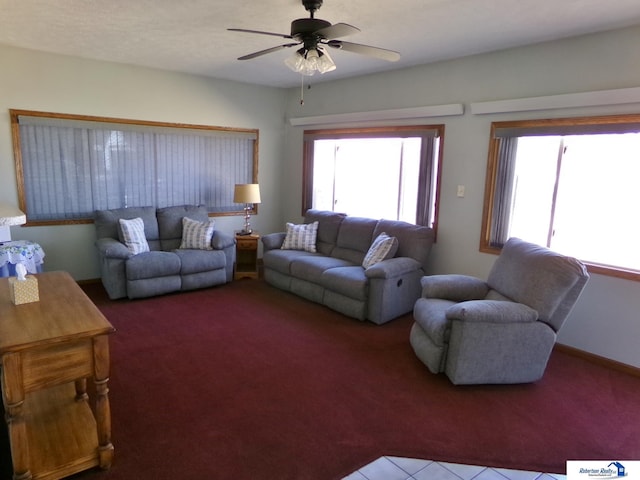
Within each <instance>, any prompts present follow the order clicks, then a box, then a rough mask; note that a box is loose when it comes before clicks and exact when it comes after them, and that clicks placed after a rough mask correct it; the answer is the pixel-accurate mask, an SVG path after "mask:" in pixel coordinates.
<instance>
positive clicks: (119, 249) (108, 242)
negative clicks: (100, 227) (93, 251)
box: [96, 238, 133, 260]
mask: <svg viewBox="0 0 640 480" xmlns="http://www.w3.org/2000/svg"><path fill="white" fill-rule="evenodd" d="M96 247H98V252H100V255H102V256H103V257H107V258H120V259H122V260H126V259H127V258H129V257H131V256H132V255H133V254H132V253H131V252H130V251H129V249H128V248H127V246H126V245H125V244H124V243H121V242H119V241H118V240H116V239H115V238H99V239H98V240H96Z"/></svg>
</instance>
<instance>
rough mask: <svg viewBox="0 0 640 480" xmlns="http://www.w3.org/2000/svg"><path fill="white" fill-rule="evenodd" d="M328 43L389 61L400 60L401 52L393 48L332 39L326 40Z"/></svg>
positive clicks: (341, 48) (338, 47) (331, 45)
mask: <svg viewBox="0 0 640 480" xmlns="http://www.w3.org/2000/svg"><path fill="white" fill-rule="evenodd" d="M326 45H328V46H330V47H333V48H337V49H340V50H345V51H347V52H353V53H359V54H360V55H367V56H368V57H375V58H379V59H381V60H386V61H387V62H397V61H398V60H400V54H399V53H398V52H394V51H393V50H387V49H385V48H378V47H370V46H369V45H361V44H359V43H351V42H343V41H341V40H331V41H329V42H326Z"/></svg>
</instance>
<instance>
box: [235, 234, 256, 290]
mask: <svg viewBox="0 0 640 480" xmlns="http://www.w3.org/2000/svg"><path fill="white" fill-rule="evenodd" d="M259 239H260V235H258V234H257V233H255V232H254V233H251V234H249V235H240V234H238V233H236V265H235V267H236V268H235V272H234V275H233V278H234V280H237V279H239V278H258V240H259Z"/></svg>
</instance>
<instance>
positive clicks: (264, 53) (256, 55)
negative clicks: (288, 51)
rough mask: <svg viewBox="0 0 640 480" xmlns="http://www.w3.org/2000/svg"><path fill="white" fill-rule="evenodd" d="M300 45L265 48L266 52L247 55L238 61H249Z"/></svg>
mask: <svg viewBox="0 0 640 480" xmlns="http://www.w3.org/2000/svg"><path fill="white" fill-rule="evenodd" d="M297 45H300V44H299V43H285V44H284V45H278V46H277V47H271V48H267V49H266V50H260V51H259V52H254V53H250V54H249V55H245V56H243V57H240V58H238V60H251V59H252V58H256V57H261V56H262V55H266V54H268V53H272V52H277V51H278V50H282V49H283V48H289V47H295V46H297Z"/></svg>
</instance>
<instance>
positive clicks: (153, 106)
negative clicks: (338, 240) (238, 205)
mask: <svg viewBox="0 0 640 480" xmlns="http://www.w3.org/2000/svg"><path fill="white" fill-rule="evenodd" d="M0 92H2V95H0V172H1V173H0V201H7V202H12V203H14V204H15V205H16V206H17V201H18V200H17V199H18V194H17V187H16V177H15V167H14V160H13V149H12V143H11V128H10V118H9V112H8V110H9V109H26V110H38V111H47V112H58V113H72V114H81V115H83V114H84V115H96V116H106V117H118V118H130V119H137V120H152V121H161V122H176V123H191V124H202V125H217V126H224V127H240V128H258V129H259V130H260V144H259V147H260V152H259V155H260V156H259V182H260V186H261V194H262V200H263V203H262V204H261V205H260V206H259V214H258V215H256V216H254V217H252V225H253V226H254V228H255V229H256V230H265V231H273V230H274V229H276V228H277V226H279V225H280V223H281V222H280V219H281V212H280V210H279V195H280V184H279V181H280V175H279V169H280V168H281V161H282V160H281V159H282V152H283V138H284V124H283V118H284V105H285V91H284V90H282V89H275V88H267V87H258V86H252V85H248V84H240V83H234V82H229V81H222V80H213V79H210V78H205V77H197V76H193V75H183V74H179V73H173V72H166V71H160V70H153V69H147V68H139V67H132V66H127V65H119V64H113V63H107V62H97V61H90V60H84V59H79V58H73V57H67V56H60V55H50V54H45V53H39V52H34V51H29V50H23V49H17V48H10V47H6V46H0ZM217 218H218V220H217V222H218V226H219V227H220V228H221V229H222V230H225V231H228V232H230V233H231V232H232V231H233V230H234V229H239V228H240V227H241V226H242V225H243V221H244V220H243V218H242V217H241V216H238V217H217ZM11 233H12V237H13V239H16V240H17V239H28V240H33V241H36V242H38V243H40V245H42V247H43V249H44V250H45V253H46V258H45V269H46V270H67V271H68V272H70V273H71V274H72V275H73V277H74V278H75V279H77V280H84V279H94V278H98V277H99V276H100V272H99V267H98V261H97V255H96V251H95V247H94V241H95V232H94V227H93V224H88V225H87V224H84V225H61V226H52V227H12V228H11Z"/></svg>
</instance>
